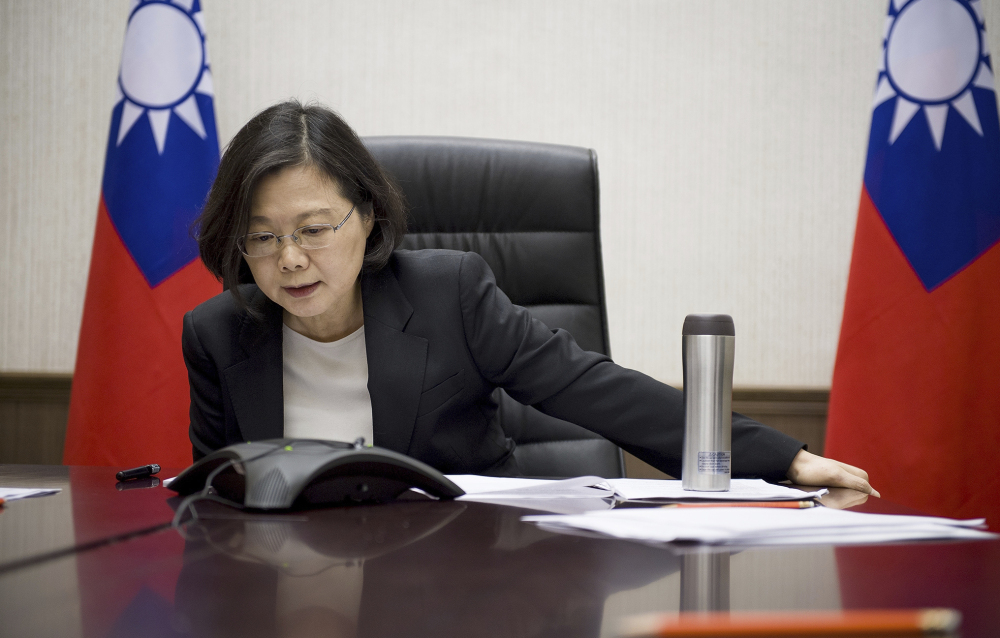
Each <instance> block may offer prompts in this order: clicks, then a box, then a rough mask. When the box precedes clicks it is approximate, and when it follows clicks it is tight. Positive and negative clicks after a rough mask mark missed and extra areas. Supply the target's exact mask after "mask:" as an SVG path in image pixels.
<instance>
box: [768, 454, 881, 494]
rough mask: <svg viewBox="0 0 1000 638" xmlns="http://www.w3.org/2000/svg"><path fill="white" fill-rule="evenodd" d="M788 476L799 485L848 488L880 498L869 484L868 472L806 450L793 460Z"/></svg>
mask: <svg viewBox="0 0 1000 638" xmlns="http://www.w3.org/2000/svg"><path fill="white" fill-rule="evenodd" d="M787 476H788V478H789V479H791V481H792V483H795V484H797V485H819V486H822V487H847V488H850V489H852V490H857V491H859V492H864V493H865V494H871V495H872V496H879V493H878V492H876V491H875V489H874V488H873V487H872V486H871V485H869V484H868V472H865V471H864V470H862V469H861V468H858V467H854V466H853V465H848V464H847V463H841V462H840V461H834V460H833V459H826V458H823V457H822V456H816V455H815V454H810V453H809V452H806V451H805V450H799V453H798V454H796V455H795V458H794V459H792V465H791V466H790V467H789V468H788V475H787Z"/></svg>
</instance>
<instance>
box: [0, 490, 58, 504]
mask: <svg viewBox="0 0 1000 638" xmlns="http://www.w3.org/2000/svg"><path fill="white" fill-rule="evenodd" d="M61 491H62V490H61V489H59V488H24V487H0V498H2V499H3V500H5V501H16V500H18V499H20V498H31V497H33V496H48V495H50V494H56V493H58V492H61Z"/></svg>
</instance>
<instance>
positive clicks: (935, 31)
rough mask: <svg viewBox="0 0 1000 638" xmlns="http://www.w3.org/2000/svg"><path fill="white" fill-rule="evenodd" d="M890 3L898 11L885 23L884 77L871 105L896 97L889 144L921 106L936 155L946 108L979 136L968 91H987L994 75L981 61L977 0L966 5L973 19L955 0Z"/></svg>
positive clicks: (982, 36) (983, 47) (980, 20)
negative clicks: (982, 89) (977, 88)
mask: <svg viewBox="0 0 1000 638" xmlns="http://www.w3.org/2000/svg"><path fill="white" fill-rule="evenodd" d="M892 1H893V6H894V7H895V8H896V10H897V11H898V13H897V14H896V16H895V17H892V16H890V17H889V18H887V20H886V26H885V32H886V43H885V49H884V51H883V54H882V57H881V59H880V64H879V71H883V72H884V73H885V74H884V75H882V78H881V80H879V83H878V88H877V89H876V90H875V104H874V105H873V108H874V107H877V106H878V105H879V104H882V103H883V102H885V101H886V100H889V99H891V98H893V97H895V98H896V110H895V113H894V114H893V118H892V129H891V131H890V133H889V143H890V144H892V143H893V142H895V141H896V139H897V138H898V137H899V135H900V134H901V133H902V132H903V129H905V128H906V125H907V124H909V123H910V120H912V119H913V116H914V115H915V114H916V113H917V111H919V110H920V108H921V107H923V109H924V115H925V116H926V117H927V124H928V126H929V127H930V132H931V138H932V139H933V140H934V146H935V147H936V148H937V150H939V151H940V150H941V143H942V142H943V141H944V125H945V122H946V121H947V119H948V107H949V106H950V107H951V108H953V109H955V111H957V112H958V114H959V115H961V116H962V117H963V118H964V119H965V121H966V122H968V123H969V126H971V127H972V128H973V130H975V131H976V133H978V134H979V135H980V136H982V135H983V128H982V126H981V125H980V123H979V114H978V113H977V112H976V103H975V101H974V100H973V99H972V92H971V87H973V86H978V87H981V88H984V89H990V90H992V89H993V74H992V73H991V72H990V68H989V67H988V66H987V65H986V62H985V58H986V56H988V55H989V50H988V48H987V46H986V32H985V30H984V27H981V26H980V25H982V24H983V16H982V9H981V8H980V6H979V2H978V0H977V1H974V2H972V3H970V6H971V8H972V10H973V12H975V15H973V14H972V13H970V12H969V10H968V9H966V7H965V6H964V5H962V4H960V3H959V2H957V1H956V0H892ZM897 96H898V97H897Z"/></svg>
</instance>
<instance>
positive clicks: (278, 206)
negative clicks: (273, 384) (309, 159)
mask: <svg viewBox="0 0 1000 638" xmlns="http://www.w3.org/2000/svg"><path fill="white" fill-rule="evenodd" d="M352 206H353V205H352V204H351V202H350V200H348V199H346V198H344V197H343V196H342V195H341V194H340V189H339V187H338V186H337V184H336V183H334V182H333V181H332V180H330V179H329V178H328V177H326V176H325V175H324V174H323V173H321V172H320V171H319V170H317V169H316V168H314V167H312V166H291V167H288V168H284V169H282V170H280V171H278V172H277V173H274V174H272V175H269V176H267V177H265V178H264V179H263V180H261V182H260V184H258V186H257V188H256V190H255V191H254V194H253V205H252V207H251V217H250V228H249V232H250V233H261V232H268V233H274V234H275V235H279V236H281V235H290V234H292V233H293V232H295V231H296V230H297V229H299V228H302V227H303V226H308V225H310V224H330V225H332V226H334V227H336V226H337V225H338V224H340V223H341V221H343V219H344V217H345V216H346V215H347V214H348V212H350V211H351V207H352ZM373 223H374V220H373V218H372V217H371V216H369V217H368V218H367V219H366V218H365V217H364V216H363V215H361V214H360V212H359V211H358V210H355V211H354V212H353V213H352V214H351V216H350V218H349V219H348V220H347V223H345V224H344V225H343V226H342V227H341V228H340V229H339V230H338V231H337V232H336V234H334V235H333V236H332V238H331V241H330V243H329V245H328V246H327V247H325V248H316V249H312V250H308V249H304V248H301V247H300V246H299V245H298V244H296V243H295V242H294V241H292V238H291V237H285V238H283V239H282V241H281V248H280V249H279V250H278V251H277V252H276V253H274V254H272V255H267V256H264V257H244V259H246V261H247V264H249V266H250V271H251V272H252V273H253V276H254V279H255V280H256V282H257V285H258V286H259V287H260V289H261V291H263V293H264V294H265V295H267V297H268V298H269V299H270V300H271V301H273V302H275V303H276V304H278V305H279V306H281V307H282V308H284V309H285V313H284V317H285V323H286V324H287V325H288V327H289V328H292V329H293V330H295V331H296V332H299V333H301V334H304V335H306V336H308V337H311V338H313V339H317V340H322V341H329V340H332V339H338V338H340V337H343V336H346V334H350V332H353V331H354V330H356V329H357V328H358V327H360V322H361V321H362V317H363V315H362V312H361V288H360V282H359V280H358V274H359V273H360V272H361V264H362V261H363V259H364V256H365V240H366V239H367V238H368V235H369V233H371V230H372V226H373ZM345 331H346V332H345Z"/></svg>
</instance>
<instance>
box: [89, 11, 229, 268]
mask: <svg viewBox="0 0 1000 638" xmlns="http://www.w3.org/2000/svg"><path fill="white" fill-rule="evenodd" d="M179 4H183V3H172V2H164V1H161V0H147V1H145V2H140V3H139V4H137V5H136V6H135V8H134V9H133V10H132V12H131V14H130V15H129V21H128V27H127V29H126V33H125V44H124V47H123V50H122V64H121V69H120V73H119V77H118V86H117V89H118V92H119V97H118V102H117V103H116V105H115V107H114V109H113V111H112V115H111V130H110V134H109V136H108V145H107V154H106V159H105V164H104V179H103V183H102V189H103V197H104V202H105V205H106V206H107V210H108V214H109V215H110V217H111V221H112V223H113V224H114V226H115V228H116V229H117V231H118V234H119V236H120V237H121V239H122V241H123V242H124V244H125V246H126V248H127V249H128V251H129V253H130V254H131V255H132V258H133V259H134V260H135V262H136V264H137V265H138V267H139V269H140V270H141V271H142V274H143V276H144V277H145V278H146V281H147V282H148V283H149V285H150V286H156V285H158V284H160V283H161V282H163V281H164V280H165V279H167V278H168V277H170V276H171V275H173V274H174V273H176V272H177V271H178V270H180V269H181V268H183V267H184V266H186V265H187V264H189V263H190V262H191V261H192V260H193V259H195V258H196V257H197V256H198V246H197V243H196V242H195V240H194V238H193V236H192V234H191V226H192V224H193V223H194V221H195V219H196V218H197V217H198V215H199V214H200V213H201V210H202V207H203V206H204V203H205V198H206V196H207V194H208V190H209V188H210V186H211V184H212V180H213V179H214V178H215V173H216V170H217V169H218V165H219V142H218V139H219V138H218V133H217V131H216V126H215V112H214V108H213V103H212V95H213V93H214V89H213V84H212V75H211V71H210V67H209V63H208V52H207V48H206V45H205V33H204V24H203V21H202V18H201V8H200V5H199V3H198V2H197V0H195V1H194V2H192V3H190V9H185V8H184V7H183V6H179Z"/></svg>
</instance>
